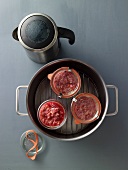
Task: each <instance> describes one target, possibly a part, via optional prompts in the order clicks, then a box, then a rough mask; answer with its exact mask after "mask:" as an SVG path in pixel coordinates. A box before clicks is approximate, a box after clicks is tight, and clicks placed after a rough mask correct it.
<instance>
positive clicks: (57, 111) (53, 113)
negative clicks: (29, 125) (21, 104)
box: [37, 99, 67, 130]
mask: <svg viewBox="0 0 128 170" xmlns="http://www.w3.org/2000/svg"><path fill="white" fill-rule="evenodd" d="M48 109H49V110H48ZM43 111H44V112H45V113H44V115H43ZM62 113H63V117H62ZM40 117H42V120H41V118H40ZM37 118H38V121H39V122H40V124H41V125H42V126H43V127H45V128H47V129H50V130H56V129H59V128H61V127H62V126H63V125H64V124H65V122H66V120H67V113H66V110H65V107H64V106H63V105H62V103H61V102H59V101H57V100H55V99H49V100H46V101H44V102H43V103H42V104H41V105H40V106H39V108H38V111H37ZM43 118H44V119H45V120H43ZM59 119H63V120H61V123H60V124H57V121H59ZM43 121H45V122H50V121H51V125H48V124H49V123H47V124H46V123H44V122H43ZM53 123H55V124H56V125H53Z"/></svg>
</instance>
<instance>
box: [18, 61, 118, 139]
mask: <svg viewBox="0 0 128 170" xmlns="http://www.w3.org/2000/svg"><path fill="white" fill-rule="evenodd" d="M63 66H66V67H69V68H73V69H75V70H76V71H78V73H79V74H80V76H81V83H82V84H81V89H80V91H79V93H82V92H89V93H92V94H94V95H96V96H97V97H98V98H99V100H100V102H101V106H102V110H101V114H100V117H99V118H98V119H97V120H96V121H94V122H93V123H90V124H88V125H87V124H86V125H85V124H79V125H76V124H75V123H74V120H73V116H72V114H71V111H70V105H71V101H72V98H70V99H60V98H58V96H57V95H56V94H55V93H54V92H53V91H52V90H51V86H50V82H49V80H48V78H47V75H48V74H49V73H52V72H54V71H55V70H56V69H58V68H60V67H63ZM20 88H27V95H26V105H27V111H28V114H24V113H20V111H19V91H20ZM108 88H112V89H113V90H114V91H115V95H116V105H115V106H116V109H115V112H114V113H107V111H108V104H110V103H109V98H108ZM16 94H17V95H16V96H17V97H16V112H17V113H18V115H20V116H24V115H29V117H30V119H31V121H32V122H33V123H34V125H35V126H36V127H37V128H38V129H39V130H40V131H41V132H42V133H44V134H46V135H48V136H49V137H52V138H55V139H59V140H63V141H73V140H78V139H82V138H84V137H86V136H88V135H90V134H91V133H93V132H94V131H95V130H96V129H97V128H98V127H99V126H100V125H101V123H102V122H103V120H104V118H105V116H113V115H116V114H117V112H118V89H117V87H115V86H114V85H106V84H105V83H104V80H103V79H102V77H101V76H100V75H99V73H97V71H96V70H95V69H94V68H92V67H91V66H90V65H87V64H86V63H83V62H81V61H78V60H73V59H60V60H56V61H53V62H50V63H48V64H46V65H44V66H43V67H42V68H41V69H39V71H37V73H36V74H35V75H34V77H33V78H32V80H31V81H30V83H29V85H28V86H19V87H17V89H16ZM51 98H52V99H57V100H58V101H61V102H62V103H63V104H64V105H65V107H66V109H67V114H68V118H67V121H66V123H65V124H64V125H63V127H61V128H60V129H58V130H54V131H53V130H49V129H46V128H44V127H42V126H41V124H40V123H39V121H38V118H37V110H38V107H39V105H40V104H41V103H42V102H43V101H45V100H47V99H51Z"/></svg>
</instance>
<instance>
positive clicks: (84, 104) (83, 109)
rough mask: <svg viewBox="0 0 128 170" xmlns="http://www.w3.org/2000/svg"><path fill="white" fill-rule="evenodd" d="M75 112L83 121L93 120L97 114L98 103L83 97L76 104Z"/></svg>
mask: <svg viewBox="0 0 128 170" xmlns="http://www.w3.org/2000/svg"><path fill="white" fill-rule="evenodd" d="M74 112H75V114H76V116H77V117H78V118H79V119H81V120H89V119H92V118H93V117H94V116H95V114H96V112H97V108H96V103H95V101H94V100H93V99H92V98H89V97H86V96H82V97H80V98H78V100H77V102H76V103H75V104H74Z"/></svg>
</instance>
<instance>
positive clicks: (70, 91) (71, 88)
mask: <svg viewBox="0 0 128 170" xmlns="http://www.w3.org/2000/svg"><path fill="white" fill-rule="evenodd" d="M48 79H49V80H50V85H51V88H52V90H53V91H54V92H55V93H56V94H57V95H58V97H60V98H70V97H72V96H74V95H76V94H77V93H78V91H79V90H80V88H81V78H80V75H79V74H78V72H77V71H76V70H74V69H70V68H69V67H61V68H59V69H57V70H56V71H54V72H53V73H51V74H48ZM65 81H66V82H65ZM64 82H65V83H64Z"/></svg>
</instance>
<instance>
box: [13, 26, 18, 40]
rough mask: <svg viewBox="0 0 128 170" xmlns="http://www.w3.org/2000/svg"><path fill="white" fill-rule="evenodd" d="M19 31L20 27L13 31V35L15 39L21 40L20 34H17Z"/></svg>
mask: <svg viewBox="0 0 128 170" xmlns="http://www.w3.org/2000/svg"><path fill="white" fill-rule="evenodd" d="M17 33H18V27H17V28H15V29H14V30H13V32H12V37H13V38H14V39H15V40H17V41H19V39H18V34H17Z"/></svg>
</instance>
